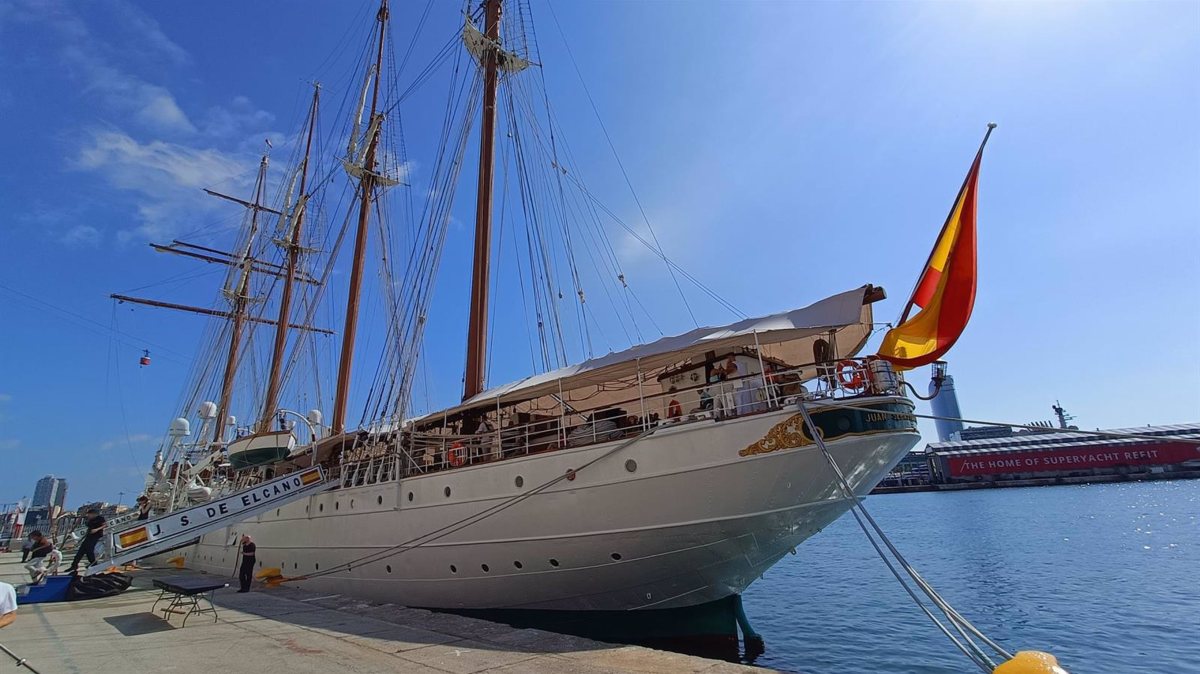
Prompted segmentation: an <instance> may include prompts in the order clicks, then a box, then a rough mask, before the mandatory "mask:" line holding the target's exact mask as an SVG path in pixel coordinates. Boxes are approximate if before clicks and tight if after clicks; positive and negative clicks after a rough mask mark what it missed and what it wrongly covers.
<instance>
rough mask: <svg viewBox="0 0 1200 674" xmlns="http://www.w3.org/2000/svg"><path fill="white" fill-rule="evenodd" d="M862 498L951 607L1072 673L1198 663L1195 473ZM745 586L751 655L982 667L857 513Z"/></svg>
mask: <svg viewBox="0 0 1200 674" xmlns="http://www.w3.org/2000/svg"><path fill="white" fill-rule="evenodd" d="M867 507H868V509H869V510H870V511H871V513H872V514H873V515H874V516H875V519H876V520H877V521H878V522H879V524H880V526H882V527H883V528H884V530H885V531H886V532H888V535H889V536H890V537H891V538H892V540H893V541H894V542H895V543H896V544H897V547H898V548H899V549H900V550H901V552H903V553H904V554H905V556H906V557H907V558H908V559H909V561H910V562H911V563H912V564H913V565H914V566H915V567H916V568H917V569H918V570H919V571H920V572H921V574H922V575H923V576H924V577H925V578H926V579H927V580H929V581H930V582H931V583H932V584H933V586H934V587H936V588H937V589H938V590H939V591H940V592H941V594H942V596H943V597H945V598H946V599H947V600H948V601H949V602H950V603H951V604H952V605H953V606H954V607H955V608H957V609H958V610H959V612H960V613H962V614H964V615H965V616H966V617H967V618H968V619H970V620H971V621H972V622H974V623H975V624H976V625H977V626H978V627H979V628H980V629H981V630H982V631H983V632H984V633H985V634H987V635H989V636H990V637H992V638H993V639H995V640H997V641H999V642H1000V644H1001V645H1003V646H1005V647H1006V648H1008V649H1009V650H1012V651H1016V650H1022V649H1036V650H1045V651H1049V652H1051V653H1053V654H1055V655H1056V656H1057V657H1058V659H1059V662H1060V663H1061V664H1062V665H1063V666H1064V667H1066V669H1067V670H1068V671H1069V672H1071V674H1089V673H1091V674H1131V673H1135V672H1139V673H1140V672H1147V673H1150V672H1153V673H1155V674H1166V673H1168V672H1171V673H1174V672H1200V638H1198V637H1197V635H1196V630H1197V627H1198V626H1200V583H1198V582H1197V579H1198V577H1200V480H1183V481H1175V482H1145V483H1142V482H1131V483H1123V484H1108V485H1078V486H1058V487H1029V488H1018V489H987V490H980V491H971V492H958V493H922V494H891V495H883V496H873V497H871V498H869V499H868V500H867ZM796 552H797V554H796V555H794V556H792V555H788V556H787V557H785V558H784V559H783V560H782V561H780V562H779V564H777V565H776V566H775V567H773V568H772V569H771V570H770V571H768V572H767V574H766V577H765V578H764V579H762V580H759V581H758V582H756V583H755V584H754V585H752V586H751V587H750V589H749V590H747V592H746V593H745V595H744V600H745V607H746V612H747V614H748V615H749V617H750V621H751V623H752V624H753V625H754V627H755V628H756V629H757V630H758V631H759V632H760V633H761V634H762V635H763V637H764V639H765V640H766V652H765V653H764V654H763V655H761V656H759V657H758V659H757V660H756V661H755V664H758V665H762V666H765V667H772V668H776V669H780V670H784V671H788V672H802V673H803V674H835V673H836V674H846V673H855V674H858V673H862V674H876V673H878V674H884V673H886V674H896V673H902V672H903V673H907V672H919V673H931V674H932V673H939V674H940V673H946V674H950V673H957V672H971V671H979V670H978V669H974V665H972V664H971V663H970V662H969V661H968V660H967V659H966V658H965V657H964V656H963V655H962V654H961V653H959V652H958V651H957V650H956V649H955V648H954V646H953V645H951V644H950V642H949V641H948V640H947V639H946V637H945V636H944V635H942V634H941V632H939V631H938V630H937V628H936V627H934V626H933V624H932V623H930V622H929V620H928V618H926V617H925V616H924V615H923V614H922V613H921V612H920V611H919V609H917V608H916V607H915V606H914V605H913V603H912V601H911V600H910V599H909V598H908V595H907V594H905V593H904V590H903V589H901V588H900V586H899V584H898V583H897V582H896V580H895V579H894V578H893V577H892V576H891V574H890V573H889V572H888V570H887V568H886V567H885V566H884V565H883V563H882V562H881V561H880V560H879V558H878V557H877V556H876V555H875V552H874V550H873V549H872V548H871V546H870V544H869V543H868V542H867V541H866V539H865V537H864V535H863V533H862V531H861V530H859V528H858V525H857V524H856V523H855V522H854V520H853V518H851V517H850V516H848V515H847V516H846V517H843V518H842V519H840V520H838V521H837V522H835V523H834V524H833V525H831V526H830V527H829V528H828V529H826V530H825V531H823V532H821V533H820V534H818V535H816V536H814V537H813V538H811V539H809V540H808V541H807V542H806V543H805V544H804V545H802V546H801V547H800V548H798V549H797V551H796Z"/></svg>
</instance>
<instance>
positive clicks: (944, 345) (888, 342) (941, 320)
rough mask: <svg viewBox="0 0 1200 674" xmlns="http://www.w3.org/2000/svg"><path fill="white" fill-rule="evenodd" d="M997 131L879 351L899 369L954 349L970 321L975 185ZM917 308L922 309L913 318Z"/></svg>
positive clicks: (977, 158) (977, 156) (979, 156)
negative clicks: (897, 323)
mask: <svg viewBox="0 0 1200 674" xmlns="http://www.w3.org/2000/svg"><path fill="white" fill-rule="evenodd" d="M993 128H995V125H994V124H989V125H988V130H987V134H985V135H984V137H983V143H981V144H980V145H979V152H978V153H976V154H975V162H974V163H972V164H971V170H970V171H968V172H967V179H966V180H965V181H963V186H962V189H960V190H959V192H958V199H957V200H956V201H955V202H954V208H952V209H950V215H949V217H947V218H946V224H945V225H943V226H942V232H941V234H939V235H938V239H937V243H935V244H934V246H933V252H932V253H930V255H929V260H928V261H927V262H926V263H925V269H924V270H923V271H922V272H921V278H920V280H919V281H918V282H917V287H916V290H914V291H913V294H912V297H911V298H910V299H909V300H908V305H907V306H906V307H905V308H904V314H903V315H902V316H901V317H900V324H899V325H897V326H896V327H894V328H892V329H891V330H888V332H887V334H886V335H884V337H883V344H882V345H880V347H879V357H880V358H883V359H884V360H887V361H889V362H891V363H892V364H893V365H895V366H896V368H897V369H900V370H909V369H912V368H914V367H921V366H922V365H928V364H929V363H932V362H933V361H935V360H937V359H939V358H941V357H942V356H943V355H945V354H946V352H947V351H949V350H950V347H951V346H954V342H955V341H957V340H958V337H959V335H961V334H962V332H963V330H964V329H965V328H966V327H967V321H968V320H969V319H970V318H971V309H972V308H973V307H974V305H975V210H976V209H975V204H976V187H977V184H978V181H979V163H980V160H981V159H983V148H984V146H985V145H987V139H988V136H990V135H991V134H992V129H993ZM913 307H917V308H919V309H920V311H918V312H917V313H916V315H914V316H912V317H911V318H910V317H909V314H910V313H911V312H912V309H913Z"/></svg>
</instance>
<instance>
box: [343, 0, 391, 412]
mask: <svg viewBox="0 0 1200 674" xmlns="http://www.w3.org/2000/svg"><path fill="white" fill-rule="evenodd" d="M375 20H376V21H378V22H379V49H378V50H377V52H376V54H375V75H374V85H373V87H374V91H373V92H372V94H371V114H370V116H369V117H368V120H369V124H368V126H367V129H368V131H367V136H368V138H367V152H366V155H365V159H364V161H363V165H362V172H361V178H360V183H359V184H360V187H359V192H360V193H361V203H360V205H359V209H358V230H357V232H356V233H355V236H354V266H353V267H352V268H351V270H350V293H349V297H348V298H347V299H346V326H345V330H344V331H343V332H342V355H341V359H340V361H339V362H338V379H337V393H336V394H335V395H334V399H333V422H332V424H331V432H332V433H333V434H335V435H336V434H339V433H342V432H344V431H345V430H346V400H347V398H348V397H349V395H350V366H351V364H352V363H353V362H354V336H355V333H356V332H357V331H358V300H359V291H360V290H361V289H362V274H363V262H364V261H365V259H366V254H367V222H368V220H369V218H370V215H371V192H372V191H373V190H374V188H375V178H376V176H375V149H376V147H377V145H378V140H379V136H380V134H381V133H382V129H381V124H382V115H380V119H376V116H375V109H376V107H377V106H378V103H379V77H380V72H381V70H382V67H383V38H384V34H385V32H386V30H387V20H388V0H381V1H380V3H379V12H378V13H377V14H376V15H375ZM351 159H352V158H351Z"/></svg>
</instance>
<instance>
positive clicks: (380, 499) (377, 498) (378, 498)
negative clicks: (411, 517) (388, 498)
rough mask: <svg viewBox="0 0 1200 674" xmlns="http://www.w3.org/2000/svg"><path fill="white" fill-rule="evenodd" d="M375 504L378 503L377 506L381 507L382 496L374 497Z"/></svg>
mask: <svg viewBox="0 0 1200 674" xmlns="http://www.w3.org/2000/svg"><path fill="white" fill-rule="evenodd" d="M409 500H410V501H411V500H412V499H409ZM375 502H376V503H378V504H379V505H383V497H382V496H376V497H375Z"/></svg>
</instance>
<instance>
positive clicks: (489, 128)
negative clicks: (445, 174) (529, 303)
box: [463, 0, 501, 400]
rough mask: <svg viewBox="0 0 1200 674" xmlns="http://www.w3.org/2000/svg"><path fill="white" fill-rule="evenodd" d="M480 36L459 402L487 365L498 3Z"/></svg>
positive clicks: (479, 387)
mask: <svg viewBox="0 0 1200 674" xmlns="http://www.w3.org/2000/svg"><path fill="white" fill-rule="evenodd" d="M486 2H487V8H486V13H487V18H486V19H485V23H484V31H483V33H484V36H485V37H486V38H487V40H488V45H487V47H486V49H485V51H484V55H483V56H482V57H481V58H480V63H481V65H482V66H483V125H482V128H481V131H480V139H479V191H478V196H477V200H476V203H475V264H474V267H473V268H472V272H471V315H470V320H469V322H468V324H467V367H466V373H465V376H464V381H463V400H466V399H468V398H471V397H473V396H475V395H477V394H478V393H480V392H481V391H483V386H484V374H485V373H484V368H485V367H486V362H487V319H488V281H489V274H488V267H489V265H490V262H491V254H492V182H493V179H492V177H493V174H494V172H495V141H496V84H497V80H498V76H497V70H498V65H499V63H498V61H499V58H498V53H497V51H498V49H499V44H500V3H501V0H486Z"/></svg>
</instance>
